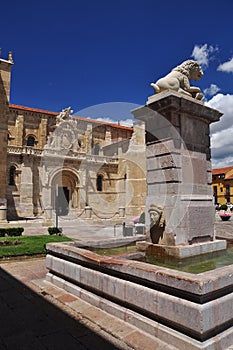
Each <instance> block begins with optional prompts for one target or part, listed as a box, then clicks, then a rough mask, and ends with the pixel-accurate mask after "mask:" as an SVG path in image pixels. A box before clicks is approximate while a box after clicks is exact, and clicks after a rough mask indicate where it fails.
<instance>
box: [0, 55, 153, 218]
mask: <svg viewBox="0 0 233 350" xmlns="http://www.w3.org/2000/svg"><path fill="white" fill-rule="evenodd" d="M12 65H13V59H12V55H11V53H9V57H8V59H6V60H5V59H0V123H1V127H0V152H1V157H0V209H1V208H2V209H3V208H5V210H6V218H7V219H8V220H15V219H19V218H23V217H31V216H42V217H43V216H44V217H45V216H46V215H47V214H48V212H49V211H55V210H57V211H58V212H59V215H64V216H66V215H70V214H72V215H80V214H81V213H82V211H83V210H84V209H85V208H86V207H90V208H92V210H93V213H95V214H96V215H97V216H101V215H103V216H105V217H107V216H109V217H110V216H111V215H115V214H116V213H118V212H119V208H124V209H125V212H126V215H133V216H134V215H138V214H140V213H141V212H142V211H143V209H144V205H145V196H146V180H145V178H146V175H145V140H144V135H145V128H144V124H143V123H142V122H138V123H134V125H133V127H132V128H130V127H125V126H121V125H118V124H107V123H104V122H99V121H96V120H91V119H86V118H81V117H79V116H75V115H73V114H72V111H71V109H70V108H64V109H63V110H62V111H61V112H51V111H46V110H41V109H39V108H31V107H25V106H21V105H20V106H19V105H14V104H11V103H10V79H11V68H12ZM1 219H4V218H3V216H2V217H1Z"/></svg>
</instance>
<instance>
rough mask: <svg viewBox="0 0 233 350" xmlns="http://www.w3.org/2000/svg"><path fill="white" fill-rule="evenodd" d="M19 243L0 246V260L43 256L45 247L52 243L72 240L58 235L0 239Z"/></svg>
mask: <svg viewBox="0 0 233 350" xmlns="http://www.w3.org/2000/svg"><path fill="white" fill-rule="evenodd" d="M16 240H17V241H20V242H21V244H18V245H9V246H7V245H4V246H1V245H0V258H1V257H10V256H20V255H34V254H45V253H46V250H45V245H46V244H47V243H52V242H65V241H72V239H70V238H68V237H64V236H58V235H51V236H50V235H43V236H19V237H1V238H0V242H3V241H10V242H14V241H16Z"/></svg>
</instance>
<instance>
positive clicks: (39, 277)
mask: <svg viewBox="0 0 233 350" xmlns="http://www.w3.org/2000/svg"><path fill="white" fill-rule="evenodd" d="M45 274H46V268H45V259H44V258H34V259H32V258H30V259H25V260H17V259H15V260H14V259H13V260H7V261H2V262H1V263H0V320H1V332H0V349H3V350H11V349H12V350H13V349H14V350H15V349H17V350H21V349H22V350H29V349H30V350H31V349H33V350H34V349H40V350H44V349H46V350H50V349H51V350H59V349H62V350H64V348H66V349H68V350H72V349H76V350H77V349H78V350H84V349H85V350H115V349H122V350H130V349H134V350H151V349H153V350H175V348H174V347H173V346H172V345H167V344H165V343H164V342H162V341H160V340H159V339H157V338H155V337H152V336H150V335H148V334H146V333H144V332H143V331H140V330H139V329H137V328H136V327H134V326H132V325H129V324H128V323H126V322H124V321H122V320H119V319H117V318H116V317H114V316H112V315H109V314H108V313H106V312H104V311H102V310H100V309H98V308H97V307H94V306H92V305H90V304H88V303H87V302H85V301H82V300H81V299H79V298H78V297H76V296H74V295H72V294H70V293H67V292H66V291H64V290H62V289H60V288H57V287H55V286H53V285H52V284H51V283H49V282H47V281H45V279H44V278H45Z"/></svg>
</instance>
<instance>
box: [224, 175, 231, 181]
mask: <svg viewBox="0 0 233 350" xmlns="http://www.w3.org/2000/svg"><path fill="white" fill-rule="evenodd" d="M225 180H233V174H231V175H229V176H227V177H225Z"/></svg>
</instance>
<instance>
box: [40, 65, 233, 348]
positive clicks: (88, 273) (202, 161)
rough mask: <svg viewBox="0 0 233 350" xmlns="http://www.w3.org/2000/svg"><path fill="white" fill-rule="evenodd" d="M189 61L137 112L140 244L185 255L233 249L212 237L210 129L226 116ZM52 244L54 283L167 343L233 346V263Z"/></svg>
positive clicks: (50, 276)
mask: <svg viewBox="0 0 233 350" xmlns="http://www.w3.org/2000/svg"><path fill="white" fill-rule="evenodd" d="M188 62H189V64H191V63H193V61H191V63H190V61H188ZM191 66H192V69H193V70H194V71H193V70H192V69H191V68H189V69H190V70H191V71H188V72H189V73H187V72H185V69H184V67H183V66H182V73H180V71H179V69H178V70H177V69H174V70H173V71H172V72H171V73H170V75H168V76H167V77H164V78H162V79H160V80H158V82H156V83H155V84H154V83H153V84H152V86H153V88H154V90H155V94H154V95H153V96H151V97H149V99H148V101H147V104H146V105H145V106H144V107H141V108H139V109H136V110H134V111H133V112H132V113H133V114H134V116H135V117H136V118H138V119H140V120H143V121H145V123H146V130H147V133H146V146H147V147H146V152H147V185H148V190H147V202H146V226H147V240H146V241H145V242H143V243H142V242H140V243H139V244H138V248H139V249H141V250H144V251H146V252H147V253H149V254H155V255H156V254H157V253H158V252H161V251H162V252H163V253H164V254H167V255H173V256H176V257H179V258H184V257H188V256H194V255H200V254H203V253H206V252H212V251H217V250H222V249H225V248H226V242H225V241H223V240H216V239H215V235H214V207H213V202H212V193H211V162H210V147H209V146H210V143H209V125H210V123H212V122H216V121H218V120H219V118H220V116H221V113H220V112H218V111H216V110H213V109H211V108H208V107H206V106H205V105H204V104H203V102H202V101H200V98H201V97H202V94H201V92H200V89H199V88H196V87H191V86H190V84H189V78H190V79H194V80H198V78H200V77H201V76H202V74H203V73H202V71H201V69H200V67H199V65H198V64H196V63H195V65H194V63H193V65H191ZM193 66H194V68H193ZM179 67H180V66H178V67H177V68H179ZM186 70H188V69H186ZM184 72H185V73H184ZM178 73H180V74H178ZM182 74H183V75H184V74H185V76H183V75H182ZM99 245H101V242H99ZM47 250H48V253H47V257H46V266H47V268H48V270H49V272H48V273H47V280H48V281H50V282H52V283H54V284H56V285H57V286H59V287H61V288H64V289H65V290H67V291H68V292H71V293H73V294H75V295H77V296H78V297H80V298H82V299H84V300H85V301H87V302H89V303H91V304H93V305H95V306H97V307H99V308H101V309H102V310H105V311H107V312H109V313H111V314H113V315H115V316H117V317H119V318H121V319H123V320H125V321H126V322H129V323H131V324H133V325H135V326H136V327H138V328H140V329H141V330H144V331H145V332H147V333H149V334H150V335H152V336H154V337H158V338H159V339H160V340H162V341H164V342H165V343H168V344H172V345H173V346H174V347H175V348H177V349H180V350H182V349H184V350H187V349H189V350H194V349H205V350H214V349H216V350H217V349H221V350H224V349H227V348H228V347H229V346H231V345H232V344H233V316H232V315H233V274H232V269H233V265H231V266H227V267H223V268H219V269H216V270H214V271H210V272H204V273H200V274H196V275H195V274H190V273H185V272H180V271H176V270H171V269H168V268H164V267H160V266H156V265H150V264H147V263H144V262H139V261H133V260H130V259H127V258H122V257H121V258H120V257H112V256H100V255H98V254H96V253H94V252H92V251H90V250H89V249H84V248H83V247H82V245H81V244H80V243H78V242H72V243H70V242H67V243H53V244H48V245H47Z"/></svg>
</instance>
